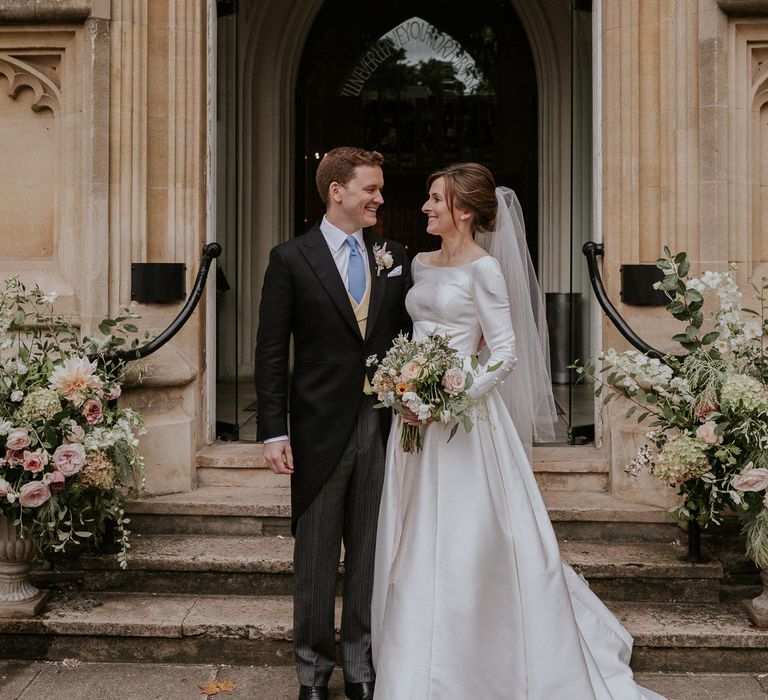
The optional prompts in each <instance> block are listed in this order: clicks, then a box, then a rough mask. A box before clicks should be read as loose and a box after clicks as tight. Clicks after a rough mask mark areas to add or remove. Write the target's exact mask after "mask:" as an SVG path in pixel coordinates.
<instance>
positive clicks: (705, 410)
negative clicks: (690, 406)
mask: <svg viewBox="0 0 768 700" xmlns="http://www.w3.org/2000/svg"><path fill="white" fill-rule="evenodd" d="M717 409H718V405H717V399H716V398H715V397H714V396H713V397H711V398H709V399H706V400H704V401H702V402H701V403H700V404H699V405H698V406H696V408H695V410H694V414H695V415H696V418H697V419H698V420H699V422H700V423H706V422H707V420H708V419H709V414H710V413H714V412H715V411H717Z"/></svg>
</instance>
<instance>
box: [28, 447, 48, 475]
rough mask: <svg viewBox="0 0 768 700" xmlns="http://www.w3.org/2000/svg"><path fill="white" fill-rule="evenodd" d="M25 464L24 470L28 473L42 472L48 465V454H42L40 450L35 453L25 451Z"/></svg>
mask: <svg viewBox="0 0 768 700" xmlns="http://www.w3.org/2000/svg"><path fill="white" fill-rule="evenodd" d="M23 464H24V469H26V470H27V471H28V472H41V471H43V469H44V468H45V465H46V464H48V454H47V453H46V452H41V451H40V450H35V451H34V452H30V451H29V450H24V462H23Z"/></svg>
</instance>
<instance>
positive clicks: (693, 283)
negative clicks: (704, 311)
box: [685, 277, 707, 294]
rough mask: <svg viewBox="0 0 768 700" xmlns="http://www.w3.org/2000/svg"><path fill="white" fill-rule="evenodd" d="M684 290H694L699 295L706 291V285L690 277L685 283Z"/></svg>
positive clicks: (696, 278)
mask: <svg viewBox="0 0 768 700" xmlns="http://www.w3.org/2000/svg"><path fill="white" fill-rule="evenodd" d="M685 288H686V289H695V290H696V291H697V292H698V293H699V294H704V292H705V291H706V289H707V285H705V284H704V283H703V282H702V281H701V280H700V279H699V278H698V277H691V278H690V279H689V280H688V281H687V282H686V283H685Z"/></svg>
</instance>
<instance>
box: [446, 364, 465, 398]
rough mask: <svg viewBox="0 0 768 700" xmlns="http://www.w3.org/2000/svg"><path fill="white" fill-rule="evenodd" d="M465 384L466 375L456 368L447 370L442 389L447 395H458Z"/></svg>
mask: <svg viewBox="0 0 768 700" xmlns="http://www.w3.org/2000/svg"><path fill="white" fill-rule="evenodd" d="M466 383H467V373H466V372H465V371H464V370H463V369H458V368H456V367H454V368H452V369H449V370H448V371H447V372H446V373H445V376H444V377H443V387H444V388H445V390H446V391H447V392H448V393H449V394H453V395H456V394H460V393H461V392H462V391H464V386H465V385H466Z"/></svg>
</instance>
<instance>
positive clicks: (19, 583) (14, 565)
mask: <svg viewBox="0 0 768 700" xmlns="http://www.w3.org/2000/svg"><path fill="white" fill-rule="evenodd" d="M35 554H36V548H35V543H34V542H33V541H32V540H30V539H22V538H21V537H19V536H18V534H17V533H16V528H15V527H14V526H13V522H12V521H10V520H8V518H6V517H5V516H4V515H0V617H33V616H34V615H37V613H38V612H39V611H40V608H41V607H42V606H43V604H44V603H45V601H46V600H47V598H48V592H47V591H39V590H38V589H37V588H35V587H34V586H33V585H32V583H31V582H30V580H29V563H30V562H31V561H32V559H34V558H35Z"/></svg>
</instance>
